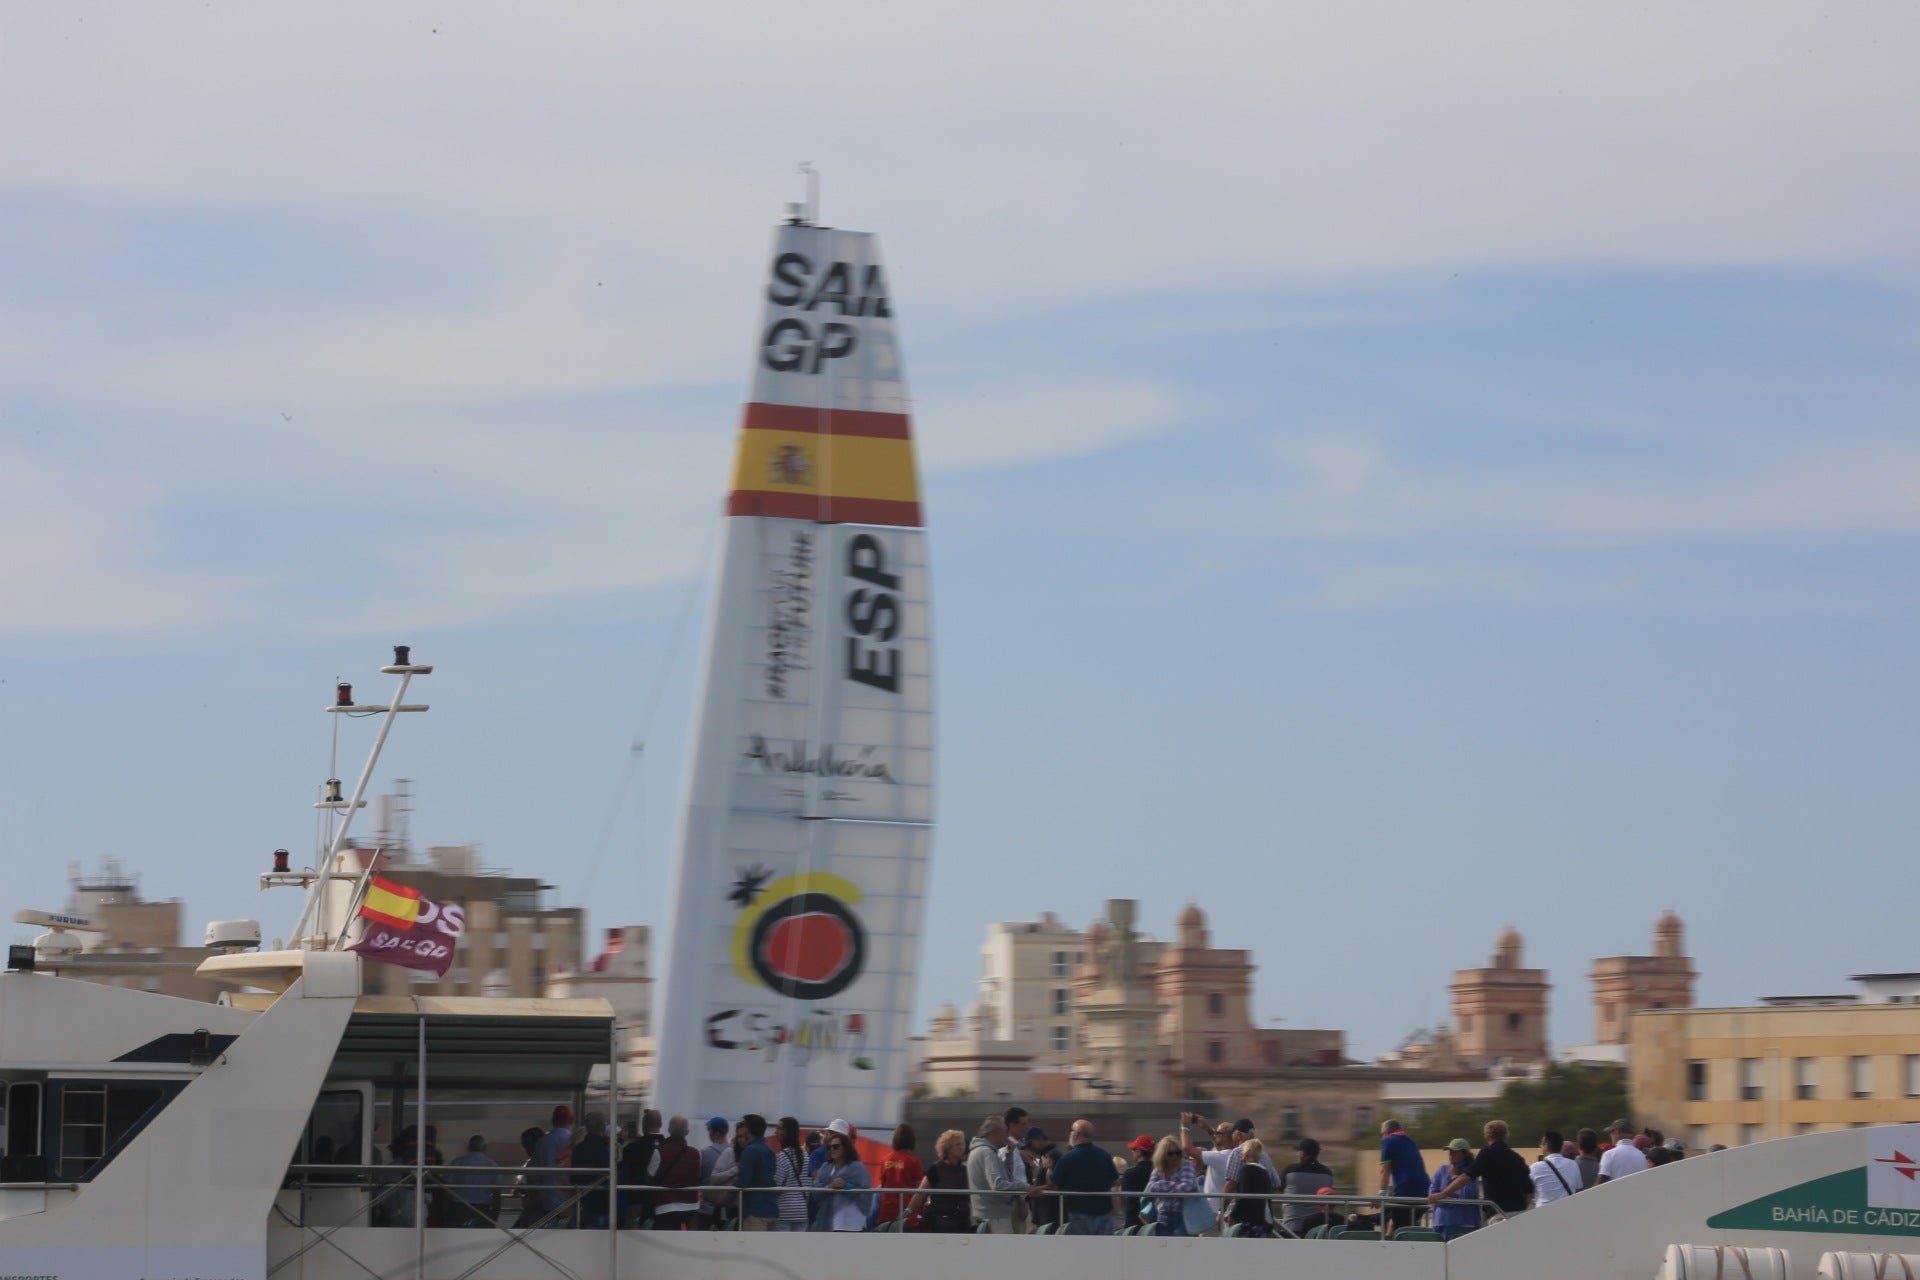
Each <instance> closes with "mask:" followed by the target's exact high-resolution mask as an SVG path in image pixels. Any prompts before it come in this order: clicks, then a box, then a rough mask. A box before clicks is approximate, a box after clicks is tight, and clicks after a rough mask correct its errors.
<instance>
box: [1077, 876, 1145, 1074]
mask: <svg viewBox="0 0 1920 1280" xmlns="http://www.w3.org/2000/svg"><path fill="white" fill-rule="evenodd" d="M1138 905H1139V904H1138V903H1136V902H1133V901H1131V900H1129V899H1124V898H1116V899H1113V900H1111V901H1109V902H1108V903H1107V918H1106V922H1105V923H1104V924H1103V923H1101V922H1099V921H1095V922H1094V924H1093V925H1092V926H1091V927H1090V928H1088V930H1087V933H1086V961H1085V963H1084V964H1083V965H1082V966H1081V969H1080V976H1079V980H1078V981H1077V982H1076V984H1075V986H1076V988H1077V990H1076V991H1075V1023H1076V1026H1077V1030H1078V1040H1079V1052H1078V1055H1077V1057H1078V1065H1079V1067H1080V1070H1079V1071H1077V1072H1076V1073H1075V1074H1076V1076H1078V1077H1080V1078H1079V1080H1078V1083H1079V1084H1080V1085H1082V1086H1083V1087H1082V1088H1081V1089H1080V1090H1078V1091H1077V1092H1078V1093H1079V1096H1082V1097H1087V1096H1091V1095H1094V1094H1100V1095H1113V1094H1119V1095H1121V1096H1130V1097H1136V1098H1157V1097H1161V1096H1163V1095H1164V1093H1165V1086H1166V1058H1167V1050H1166V1046H1165V1045H1163V1044H1162V1043H1161V1041H1160V1002H1159V999H1158V998H1157V997H1156V996H1155V994H1154V990H1153V978H1152V975H1151V974H1149V973H1148V972H1146V968H1147V966H1146V964H1145V963H1144V961H1145V957H1144V956H1143V954H1142V947H1141V945H1140V935H1139V933H1138V932H1136V931H1135V929H1134V927H1133V924H1134V918H1135V917H1134V912H1135V909H1136V908H1137V907H1138Z"/></svg>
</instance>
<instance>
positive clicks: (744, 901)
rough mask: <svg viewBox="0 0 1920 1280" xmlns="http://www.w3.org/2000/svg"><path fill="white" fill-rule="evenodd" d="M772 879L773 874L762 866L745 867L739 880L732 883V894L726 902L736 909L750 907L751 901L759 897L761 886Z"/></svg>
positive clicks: (728, 895)
mask: <svg viewBox="0 0 1920 1280" xmlns="http://www.w3.org/2000/svg"><path fill="white" fill-rule="evenodd" d="M772 878H773V872H771V871H769V870H768V869H767V868H765V867H762V866H752V867H747V868H746V869H745V870H743V871H741V872H740V873H739V879H737V880H735V881H734V882H733V890H732V892H730V893H728V894H727V901H728V902H731V903H732V904H733V905H734V906H736V907H750V906H752V905H753V900H754V899H755V898H757V897H759V896H760V889H761V886H763V885H765V884H766V883H767V881H768V880H770V879H772Z"/></svg>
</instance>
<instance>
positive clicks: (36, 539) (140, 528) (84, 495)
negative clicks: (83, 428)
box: [0, 443, 250, 635]
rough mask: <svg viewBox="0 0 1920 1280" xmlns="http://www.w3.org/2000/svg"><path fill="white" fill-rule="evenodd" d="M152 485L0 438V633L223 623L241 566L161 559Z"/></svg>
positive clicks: (161, 530) (163, 551)
mask: <svg viewBox="0 0 1920 1280" xmlns="http://www.w3.org/2000/svg"><path fill="white" fill-rule="evenodd" d="M164 512H165V500H164V495H163V493H162V492H161V489H160V486H159V485H157V484H155V483H152V482H150V481H141V480H137V479H132V478H127V477H105V476H101V475H100V474H98V473H97V472H94V471H92V470H81V469H78V468H74V467H69V466H65V465H61V464H59V463H54V462H49V461H48V460H46V459H44V458H41V457H37V456H35V455H34V454H32V453H31V452H29V451H26V450H23V449H20V448H16V447H10V446H7V445H5V444H3V443H0V546H5V547H7V548H8V553H7V555H5V556H3V557H0V633H8V634H14V635H59V634H69V633H75V632H84V633H113V632H126V631H171V630H180V629H186V628H195V627H202V628H204V627H213V626H217V625H220V624H221V623H222V622H224V621H226V620H227V619H228V617H229V616H230V614H231V611H232V609H233V606H234V605H235V604H236V603H237V601H236V595H237V593H239V592H242V591H244V590H245V589H246V588H247V587H248V586H249V585H250V579H249V578H248V577H247V576H246V575H245V574H242V573H239V572H235V571H230V570H219V571H212V572H207V571H202V570H190V569H184V568H181V567H178V566H177V565H175V564H172V563H169V560H168V551H169V549H170V543H171V541H172V540H171V539H170V538H169V536H168V530H167V526H166V520H165V514H164Z"/></svg>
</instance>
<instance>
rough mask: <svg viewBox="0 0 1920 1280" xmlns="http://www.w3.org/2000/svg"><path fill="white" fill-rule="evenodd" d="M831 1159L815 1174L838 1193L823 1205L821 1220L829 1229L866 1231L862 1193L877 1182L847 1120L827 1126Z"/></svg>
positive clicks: (815, 1182)
mask: <svg viewBox="0 0 1920 1280" xmlns="http://www.w3.org/2000/svg"><path fill="white" fill-rule="evenodd" d="M826 1145H827V1160H826V1163H825V1164H823V1165H821V1166H820V1171H819V1172H818V1173H816V1174H814V1175H813V1185H814V1186H816V1187H821V1188H824V1189H825V1190H827V1191H829V1192H834V1193H837V1194H833V1195H829V1196H828V1197H827V1199H826V1203H824V1204H822V1205H821V1206H820V1211H819V1218H820V1222H819V1223H818V1224H817V1225H819V1226H820V1228H821V1229H823V1230H826V1231H865V1230H866V1229H867V1201H868V1200H869V1199H870V1198H871V1197H869V1196H867V1195H864V1194H861V1193H862V1192H865V1191H866V1190H867V1189H868V1188H870V1187H872V1186H873V1178H872V1176H871V1175H870V1174H868V1172H867V1166H865V1165H864V1164H861V1163H860V1156H859V1153H857V1152H856V1151H854V1149H853V1128H852V1126H850V1125H849V1124H848V1123H847V1122H846V1121H845V1120H835V1121H834V1122H833V1123H832V1124H830V1125H828V1126H827V1138H826Z"/></svg>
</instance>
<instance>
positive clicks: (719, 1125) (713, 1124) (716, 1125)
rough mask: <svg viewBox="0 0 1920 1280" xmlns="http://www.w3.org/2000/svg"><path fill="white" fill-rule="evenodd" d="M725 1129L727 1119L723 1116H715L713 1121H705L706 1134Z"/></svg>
mask: <svg viewBox="0 0 1920 1280" xmlns="http://www.w3.org/2000/svg"><path fill="white" fill-rule="evenodd" d="M726 1127H727V1118H726V1117H725V1116H715V1117H714V1118H713V1119H711V1120H709V1121H707V1132H708V1133H712V1132H713V1131H714V1130H715V1129H724V1128H726Z"/></svg>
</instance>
